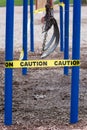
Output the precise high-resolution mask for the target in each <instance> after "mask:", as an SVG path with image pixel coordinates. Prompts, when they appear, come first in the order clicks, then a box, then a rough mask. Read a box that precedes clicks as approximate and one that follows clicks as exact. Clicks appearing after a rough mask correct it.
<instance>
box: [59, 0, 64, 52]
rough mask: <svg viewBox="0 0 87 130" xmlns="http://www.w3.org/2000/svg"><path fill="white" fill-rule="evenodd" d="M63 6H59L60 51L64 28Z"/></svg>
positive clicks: (62, 47) (62, 45)
mask: <svg viewBox="0 0 87 130" xmlns="http://www.w3.org/2000/svg"><path fill="white" fill-rule="evenodd" d="M61 2H63V0H60V3H61ZM63 27H64V26H63V7H62V6H60V51H63V50H64V44H63V42H64V39H63V38H64V36H63V34H64V30H63Z"/></svg>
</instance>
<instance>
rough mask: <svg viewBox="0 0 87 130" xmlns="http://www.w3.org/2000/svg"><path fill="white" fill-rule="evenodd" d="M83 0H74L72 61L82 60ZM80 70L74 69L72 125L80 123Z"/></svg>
mask: <svg viewBox="0 0 87 130" xmlns="http://www.w3.org/2000/svg"><path fill="white" fill-rule="evenodd" d="M80 30H81V0H74V7H73V48H72V59H77V60H79V59H80ZM79 69H80V67H73V68H72V84H71V114H70V123H76V122H77V121H78V98H79Z"/></svg>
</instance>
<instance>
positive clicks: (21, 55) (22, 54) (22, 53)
mask: <svg viewBox="0 0 87 130" xmlns="http://www.w3.org/2000/svg"><path fill="white" fill-rule="evenodd" d="M23 58H24V50H23V49H22V51H21V53H20V57H19V60H23Z"/></svg>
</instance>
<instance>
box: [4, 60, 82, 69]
mask: <svg viewBox="0 0 87 130" xmlns="http://www.w3.org/2000/svg"><path fill="white" fill-rule="evenodd" d="M64 66H70V67H73V66H80V60H23V61H19V60H18V61H6V62H5V67H6V68H48V67H64Z"/></svg>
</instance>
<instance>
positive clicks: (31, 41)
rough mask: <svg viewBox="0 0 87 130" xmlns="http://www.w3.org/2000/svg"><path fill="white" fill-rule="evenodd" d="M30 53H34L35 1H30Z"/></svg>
mask: <svg viewBox="0 0 87 130" xmlns="http://www.w3.org/2000/svg"><path fill="white" fill-rule="evenodd" d="M30 51H31V52H34V15H33V0H30Z"/></svg>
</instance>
